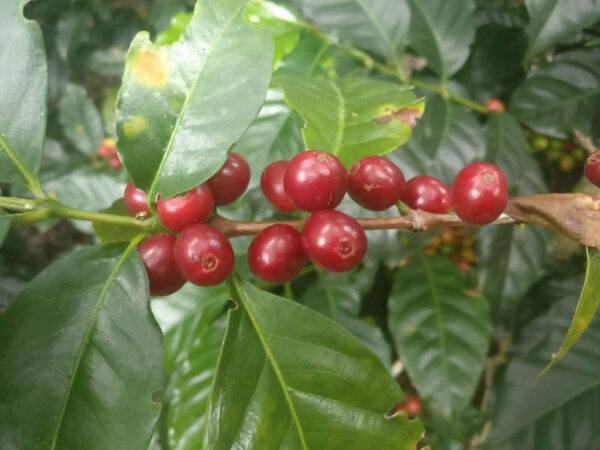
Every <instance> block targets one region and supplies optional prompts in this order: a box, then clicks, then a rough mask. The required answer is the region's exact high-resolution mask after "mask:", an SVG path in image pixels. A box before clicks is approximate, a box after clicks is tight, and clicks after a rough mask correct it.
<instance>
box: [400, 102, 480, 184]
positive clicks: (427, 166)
mask: <svg viewBox="0 0 600 450" xmlns="http://www.w3.org/2000/svg"><path fill="white" fill-rule="evenodd" d="M484 155H485V137H484V134H483V129H482V127H481V125H480V124H479V122H478V121H477V118H476V117H475V116H474V115H473V113H471V112H469V111H467V110H465V109H463V108H459V107H456V106H454V105H452V104H451V103H450V102H447V101H444V100H443V99H442V98H441V97H439V96H434V97H430V98H429V99H428V100H427V108H426V110H425V113H424V114H423V117H422V118H421V119H419V121H418V122H417V126H416V127H415V129H414V132H413V135H412V137H411V139H410V140H409V141H408V143H406V145H404V146H402V147H400V148H399V149H398V150H396V151H394V152H392V153H390V154H389V155H388V158H389V159H391V160H392V161H394V162H395V163H396V164H398V166H399V167H400V168H401V169H402V171H403V172H404V174H405V176H406V177H407V179H408V178H411V177H413V176H415V175H431V176H434V177H437V178H439V179H441V180H442V181H443V182H444V183H446V184H448V186H450V185H451V184H452V181H453V180H454V177H455V176H456V174H457V173H458V172H459V171H460V170H461V169H462V168H463V167H464V166H466V165H467V164H469V163H471V162H473V161H476V160H482V159H483V158H484Z"/></svg>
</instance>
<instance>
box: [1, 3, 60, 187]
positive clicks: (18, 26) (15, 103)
mask: <svg viewBox="0 0 600 450" xmlns="http://www.w3.org/2000/svg"><path fill="white" fill-rule="evenodd" d="M25 3H26V0H6V1H3V3H2V14H0V67H3V68H4V69H3V71H2V77H1V78H0V99H2V100H1V101H0V181H2V182H6V183H14V182H23V181H25V182H26V184H28V185H29V187H30V188H33V187H34V186H35V185H36V184H37V183H36V182H35V179H34V175H35V174H36V173H37V171H38V168H39V166H40V163H41V159H42V151H43V147H44V134H45V132H46V96H47V86H48V82H47V78H48V68H47V64H46V51H45V49H44V40H43V37H42V32H41V30H40V27H39V25H38V24H37V23H36V22H34V21H32V20H28V19H25V18H24V17H23V6H24V4H25ZM39 190H40V191H41V188H40V189H39Z"/></svg>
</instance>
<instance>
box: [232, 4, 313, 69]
mask: <svg viewBox="0 0 600 450" xmlns="http://www.w3.org/2000/svg"><path fill="white" fill-rule="evenodd" d="M244 17H245V18H246V20H247V21H248V22H249V23H251V24H252V25H255V26H257V27H259V28H264V29H265V30H267V31H268V32H269V33H270V34H271V36H272V37H273V42H274V43H275V58H274V61H273V67H274V69H277V68H278V67H279V63H280V61H281V59H282V58H283V57H284V56H286V55H288V54H290V53H291V52H292V51H293V50H294V48H295V47H296V44H298V41H299V40H300V25H301V24H300V20H299V19H298V17H296V16H295V15H294V13H293V12H291V11H290V10H289V9H288V8H286V7H285V6H283V5H278V4H276V3H272V2H269V1H251V2H250V3H249V4H248V6H247V7H246V11H245V12H244Z"/></svg>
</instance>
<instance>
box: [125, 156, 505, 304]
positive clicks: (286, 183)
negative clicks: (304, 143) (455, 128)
mask: <svg viewBox="0 0 600 450" xmlns="http://www.w3.org/2000/svg"><path fill="white" fill-rule="evenodd" d="M249 181H250V168H249V167H248V164H247V162H246V161H245V160H244V158H243V157H242V156H240V155H239V154H237V153H235V152H232V153H231V154H230V155H229V157H228V159H227V161H226V162H225V164H224V166H223V167H222V168H221V169H220V170H219V171H218V172H217V173H216V174H215V175H214V176H213V177H212V178H210V179H209V180H207V181H206V182H205V183H202V184H201V185H199V186H197V187H196V188H194V189H192V190H191V191H188V192H185V193H183V194H180V195H177V196H175V197H172V198H169V199H162V198H160V196H159V197H158V199H157V203H156V212H157V214H158V217H159V218H160V220H161V222H162V223H163V224H164V226H165V227H167V228H168V229H169V230H171V231H173V232H176V233H179V234H178V236H177V237H176V236H174V235H172V234H168V233H161V234H157V235H154V236H152V237H150V238H148V239H146V240H145V241H143V242H142V243H141V244H140V245H139V248H138V250H139V252H140V254H141V256H142V260H143V261H144V264H145V265H146V269H147V271H148V276H149V280H150V292H151V293H152V294H153V295H167V294H170V293H172V292H175V291H176V290H177V289H179V288H180V287H181V286H182V285H183V284H184V283H185V281H186V280H187V281H190V282H192V283H194V284H197V285H200V286H210V285H214V284H218V283H221V282H222V281H224V280H225V279H226V278H227V277H228V276H229V274H230V273H231V271H232V269H233V265H234V254H233V249H232V247H231V244H230V243H229V241H228V239H227V237H226V236H225V235H224V234H223V233H221V232H220V231H219V230H218V229H216V228H215V227H213V226H212V225H210V224H208V223H205V222H206V221H208V219H209V218H210V217H211V215H212V212H213V209H214V207H215V206H221V205H226V204H229V203H231V202H233V201H235V200H236V199H237V198H239V197H240V196H241V195H242V194H243V193H244V191H245V190H246V188H247V186H248V183H249ZM260 184H261V188H262V191H263V193H264V195H265V197H266V198H267V200H268V201H269V202H270V203H271V204H272V205H273V206H274V207H275V208H276V209H278V210H279V211H283V212H292V211H295V210H298V209H299V210H302V211H305V212H309V213H312V214H311V215H310V217H309V218H308V219H307V220H306V222H305V224H304V227H303V228H302V231H298V230H297V229H295V228H293V227H292V226H290V225H288V224H285V223H281V224H275V225H271V226H269V227H267V228H265V229H264V230H263V231H261V232H260V233H259V234H258V235H257V236H256V237H255V238H254V240H253V241H252V243H251V244H250V247H249V248H248V265H249V267H250V269H251V270H252V272H253V273H254V274H255V275H256V276H258V277H259V278H260V279H262V280H264V281H268V282H272V283H285V282H288V281H291V280H292V279H294V278H295V277H296V276H298V274H299V273H300V272H301V270H302V269H303V267H304V266H305V264H306V262H307V261H308V260H310V261H312V262H313V263H315V264H317V265H319V266H321V267H323V268H325V269H326V270H329V271H332V272H344V271H347V270H351V269H352V268H354V267H356V266H357V265H358V264H359V263H360V262H361V260H362V259H363V257H364V255H365V253H366V250H367V237H366V234H365V232H364V230H363V228H362V227H361V226H360V224H359V223H358V222H357V221H356V220H355V219H353V218H352V217H350V216H348V215H346V214H344V213H342V212H340V211H336V210H335V209H334V208H335V207H336V206H338V205H339V204H340V202H341V201H342V199H343V198H344V196H345V195H346V193H348V194H349V195H350V197H351V198H352V199H353V200H354V201H355V202H356V203H358V204H359V205H361V206H362V207H364V208H366V209H369V210H373V211H381V210H384V209H387V208H389V207H391V206H394V205H395V204H396V203H398V202H399V201H403V202H405V203H406V204H407V205H408V206H409V207H411V208H413V209H421V210H424V211H427V212H431V213H447V212H448V211H449V210H450V209H451V208H454V210H455V211H456V213H457V214H458V215H459V217H461V219H463V220H464V221H465V222H468V223H472V224H485V223H489V222H492V221H493V220H494V219H496V218H497V217H498V216H499V215H500V214H501V213H502V211H503V210H504V207H505V206H506V202H507V198H508V193H507V184H506V179H505V178H504V175H503V174H502V172H501V171H500V170H499V169H498V168H496V167H495V166H493V165H491V164H487V163H474V164H470V165H469V166H467V167H465V168H464V169H463V170H462V171H461V172H460V173H459V174H458V175H457V177H456V179H455V181H454V184H453V186H452V189H451V190H450V189H449V188H448V187H447V186H446V185H445V184H444V183H443V182H442V181H440V180H438V179H436V178H434V177H430V176H417V177H414V178H412V179H410V180H408V181H405V178H404V175H403V173H402V171H401V170H400V169H399V168H398V167H397V166H396V165H395V164H394V163H392V162H391V161H389V160H388V159H386V158H384V157H381V156H368V157H366V158H363V159H361V160H360V161H357V162H356V163H354V164H353V165H352V167H351V168H350V170H349V171H346V169H345V167H344V165H343V164H342V163H341V162H340V160H339V159H338V158H337V157H336V156H334V155H332V154H330V153H327V152H324V151H320V150H307V151H304V152H302V153H300V154H298V155H296V156H295V157H294V158H293V159H292V160H291V161H275V162H273V163H271V164H269V165H268V166H267V167H266V168H265V170H264V172H263V173H262V176H261V182H260ZM125 205H126V206H127V209H128V211H129V212H130V213H131V214H132V215H134V216H138V217H139V216H140V215H141V216H147V215H149V214H150V211H149V209H148V204H147V198H146V193H145V192H144V191H142V190H140V189H137V188H136V187H135V186H134V185H133V184H132V183H129V185H128V186H127V188H126V190H125Z"/></svg>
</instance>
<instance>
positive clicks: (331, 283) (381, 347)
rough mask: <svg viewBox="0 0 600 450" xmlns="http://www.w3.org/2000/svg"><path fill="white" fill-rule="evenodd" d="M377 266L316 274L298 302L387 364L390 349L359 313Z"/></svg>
mask: <svg viewBox="0 0 600 450" xmlns="http://www.w3.org/2000/svg"><path fill="white" fill-rule="evenodd" d="M376 269H377V266H373V267H371V268H366V269H361V270H355V271H352V272H348V273H330V272H322V273H319V279H318V281H317V282H316V283H313V284H311V285H310V286H309V287H308V289H306V291H305V292H303V294H302V296H301V297H300V299H299V301H300V302H301V303H302V304H303V305H304V306H308V307H309V308H311V309H314V310H315V311H318V312H319V313H321V314H323V315H324V316H327V317H329V318H330V319H331V320H333V321H334V322H337V323H338V324H339V325H341V326H342V327H344V328H345V329H346V330H348V331H349V332H350V333H352V334H353V335H355V336H356V337H357V338H359V339H360V340H361V341H362V342H363V343H364V344H365V345H366V346H367V347H368V348H369V349H370V350H371V351H372V352H373V353H374V354H375V355H377V357H378V358H379V359H380V360H381V362H383V364H385V366H386V367H390V364H391V349H390V345H389V343H388V342H387V341H386V340H385V338H384V336H383V333H382V332H381V330H380V329H379V328H378V327H377V326H374V325H371V324H369V323H367V322H366V321H365V320H364V319H362V318H361V317H360V315H359V313H360V307H361V302H362V297H363V296H364V295H365V294H366V293H367V291H368V289H369V288H370V287H371V286H372V284H373V279H374V276H375V271H376Z"/></svg>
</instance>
